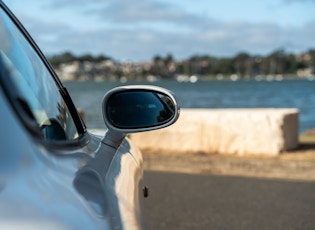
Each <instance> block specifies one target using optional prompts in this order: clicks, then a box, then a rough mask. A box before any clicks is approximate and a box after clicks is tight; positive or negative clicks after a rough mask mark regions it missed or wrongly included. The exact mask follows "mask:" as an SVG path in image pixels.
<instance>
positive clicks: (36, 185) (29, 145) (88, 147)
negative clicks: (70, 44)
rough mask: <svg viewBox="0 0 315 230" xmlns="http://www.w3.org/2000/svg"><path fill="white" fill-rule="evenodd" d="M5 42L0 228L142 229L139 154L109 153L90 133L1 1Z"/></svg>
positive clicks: (1, 57) (126, 146) (0, 71)
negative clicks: (127, 227)
mask: <svg viewBox="0 0 315 230" xmlns="http://www.w3.org/2000/svg"><path fill="white" fill-rule="evenodd" d="M0 41H1V43H0V82H1V87H0V93H1V94H0V95H1V99H0V106H1V119H2V124H3V125H2V130H1V131H0V134H1V163H0V167H1V171H0V173H1V178H0V188H1V189H0V228H2V227H6V228H11V227H16V228H23V229H27V228H29V229H36V228H41V229H42V228H52V229H55V228H56V229H98V228H103V229H107V228H108V229H112V228H118V229H121V228H125V227H126V226H129V228H135V229H138V228H141V226H142V224H143V220H142V216H141V212H140V206H141V205H140V199H141V198H139V197H140V196H139V189H138V187H139V184H140V183H141V178H142V167H141V164H142V158H141V154H140V153H139V152H138V150H137V149H136V148H134V147H132V146H131V143H130V142H129V141H128V140H126V139H124V140H123V142H122V144H121V145H119V146H117V148H115V149H111V150H110V151H109V150H108V147H107V146H105V145H104V143H103V136H97V135H93V134H90V133H89V132H87V130H86V127H85V125H84V122H83V121H82V120H81V118H80V116H79V115H78V113H77V110H76V108H75V106H74V104H73V103H72V100H71V98H70V96H69V94H68V92H67V90H66V89H65V88H64V87H63V85H62V83H61V82H60V80H59V79H58V77H57V76H56V74H55V72H54V71H53V69H52V67H51V66H50V65H49V63H48V62H47V60H46V59H45V57H44V55H43V54H42V53H41V52H40V50H39V48H38V47H37V46H36V44H35V43H34V41H33V40H32V39H31V37H30V36H29V35H28V33H27V32H26V30H25V29H24V28H23V26H22V25H21V24H20V22H19V21H18V20H17V19H16V18H15V17H14V15H13V14H12V13H11V12H10V11H9V9H8V8H7V7H6V6H5V5H4V4H3V3H2V2H1V1H0ZM131 151H133V154H131ZM98 166H99V168H97V167H98Z"/></svg>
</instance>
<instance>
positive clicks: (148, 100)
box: [107, 90, 175, 129]
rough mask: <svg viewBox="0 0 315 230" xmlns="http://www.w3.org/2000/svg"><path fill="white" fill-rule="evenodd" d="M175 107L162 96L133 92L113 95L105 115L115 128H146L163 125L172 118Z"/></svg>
mask: <svg viewBox="0 0 315 230" xmlns="http://www.w3.org/2000/svg"><path fill="white" fill-rule="evenodd" d="M174 114H175V105H174V104H173V103H172V100H171V99H170V98H169V97H168V96H167V95H164V94H161V93H154V92H150V91H143V90H135V91H128V92H120V93H116V94H113V95H112V96H111V97H110V98H109V100H108V107H107V115H108V118H109V120H110V122H111V123H112V125H113V126H115V127H117V128H125V129H128V128H129V129H132V128H146V127H152V126H157V125H161V124H164V123H166V122H168V121H169V120H170V119H172V118H173V116H174Z"/></svg>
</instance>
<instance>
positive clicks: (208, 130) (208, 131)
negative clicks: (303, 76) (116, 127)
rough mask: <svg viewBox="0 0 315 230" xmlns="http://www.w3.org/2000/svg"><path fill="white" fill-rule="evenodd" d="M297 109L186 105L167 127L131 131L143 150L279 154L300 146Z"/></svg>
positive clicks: (134, 140) (132, 137)
mask: <svg viewBox="0 0 315 230" xmlns="http://www.w3.org/2000/svg"><path fill="white" fill-rule="evenodd" d="M298 114H299V112H298V110H296V109H183V110H182V111H181V114H180V118H179V120H178V121H177V122H176V123H175V124H174V125H172V126H170V127H167V128H165V129H161V130H157V131H151V132H145V133H137V134H133V135H131V139H132V141H133V142H134V143H135V144H136V145H137V146H138V147H139V148H140V149H141V150H142V151H154V152H173V153H185V152H186V153H187V152H203V153H218V154H234V155H273V156H274V155H278V154H280V153H281V152H284V151H287V150H291V149H294V148H296V147H297V146H298V130H299V127H298Z"/></svg>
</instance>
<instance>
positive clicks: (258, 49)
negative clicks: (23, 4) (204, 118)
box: [20, 0, 315, 60]
mask: <svg viewBox="0 0 315 230" xmlns="http://www.w3.org/2000/svg"><path fill="white" fill-rule="evenodd" d="M280 1H289V2H293V1H294V2H296V1H297V0H280ZM304 1H306V0H304ZM304 1H303V0H301V1H300V2H304ZM309 1H310V0H309ZM51 2H52V1H51ZM51 2H45V10H46V12H47V10H48V9H47V7H48V6H49V7H51V9H54V10H51V11H54V12H55V14H56V15H55V16H54V17H52V18H50V19H49V20H48V18H45V19H46V20H38V17H39V15H38V14H30V13H29V14H28V11H25V12H24V11H23V14H22V15H20V16H21V17H22V18H23V22H24V23H25V24H26V27H27V28H28V29H29V30H30V32H31V34H32V35H33V36H34V38H35V40H36V41H38V43H39V45H40V47H41V48H42V49H43V51H44V52H45V53H48V54H55V53H58V52H63V51H65V50H70V51H71V52H74V53H77V54H80V53H89V52H91V53H93V54H100V53H103V54H106V55H108V56H111V57H113V58H115V59H120V60H121V59H132V60H149V59H151V58H152V57H153V56H154V55H156V54H161V55H165V54H168V53H172V54H173V55H174V57H175V58H177V59H183V58H187V57H189V56H190V55H193V54H209V55H218V56H230V55H235V54H236V53H238V52H240V51H245V52H248V53H251V54H262V55H264V54H268V53H270V52H272V51H273V50H275V49H278V48H284V49H286V50H288V51H294V52H302V51H306V50H308V49H309V48H314V42H313V40H314V39H313V38H314V37H315V20H314V21H311V22H309V23H308V24H303V25H302V26H296V25H295V26H292V25H287V26H281V25H279V24H278V23H277V21H275V22H268V23H267V22H249V21H250V20H249V21H241V20H236V21H224V20H219V19H216V20H214V19H213V18H210V17H209V16H207V15H206V14H196V13H192V12H188V11H186V10H185V9H183V8H178V7H175V5H172V3H166V2H160V1H158V0H155V1H153V0H134V1H132V4H131V3H130V1H127V0H91V1H88V2H84V3H83V0H63V1H61V0H58V1H56V0H55V1H54V2H53V3H51ZM58 7H60V8H58ZM67 8H68V9H69V10H71V12H70V13H71V14H76V17H78V18H79V17H80V18H82V21H86V23H85V24H83V23H82V21H80V22H78V21H76V20H73V21H70V19H68V18H64V17H60V16H58V13H59V12H61V11H62V12H63V13H64V11H66V9H67ZM50 13H51V12H50ZM63 15H64V14H63ZM93 21H94V23H97V24H98V26H97V29H96V27H95V26H94V27H93V26H92V22H93Z"/></svg>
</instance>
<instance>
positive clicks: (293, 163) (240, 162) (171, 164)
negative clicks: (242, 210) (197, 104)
mask: <svg viewBox="0 0 315 230" xmlns="http://www.w3.org/2000/svg"><path fill="white" fill-rule="evenodd" d="M143 157H144V168H145V170H152V171H168V172H182V173H203V174H217V175H220V174H221V175H232V176H233V175H234V176H247V177H262V178H274V179H285V180H302V181H315V144H310V143H304V144H300V146H299V148H298V149H297V150H294V151H290V152H286V153H283V154H281V155H279V156H277V157H265V156H259V157H258V156H255V157H238V156H229V155H218V154H205V153H191V154H174V153H173V154H167V153H149V152H144V153H143Z"/></svg>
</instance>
